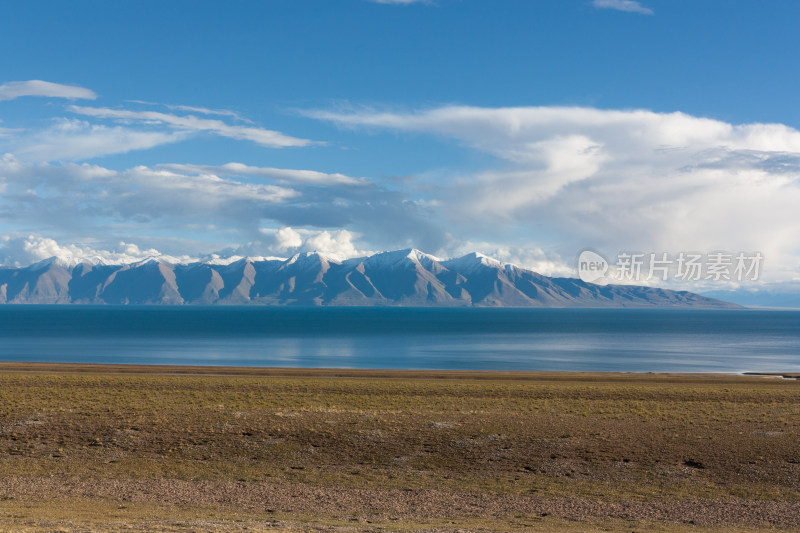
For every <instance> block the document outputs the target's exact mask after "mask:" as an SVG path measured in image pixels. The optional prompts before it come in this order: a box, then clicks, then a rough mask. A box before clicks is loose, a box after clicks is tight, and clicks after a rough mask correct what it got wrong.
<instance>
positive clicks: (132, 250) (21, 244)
mask: <svg viewBox="0 0 800 533" xmlns="http://www.w3.org/2000/svg"><path fill="white" fill-rule="evenodd" d="M53 257H55V258H56V260H57V261H58V262H60V263H61V264H64V265H69V266H72V265H77V264H79V263H84V262H88V263H92V264H104V265H122V264H127V263H135V262H137V261H142V260H145V259H149V258H154V259H159V260H162V261H166V262H169V263H188V262H191V261H194V260H196V259H194V258H192V257H190V256H171V255H167V254H163V253H161V252H159V251H158V250H155V249H152V248H151V249H146V250H142V249H140V248H139V247H138V246H137V245H135V244H132V243H125V242H120V243H119V245H118V246H117V248H116V249H114V250H99V249H95V248H93V247H92V246H90V245H80V244H66V245H61V244H59V243H58V242H57V241H55V240H54V239H50V238H47V237H41V236H39V235H20V234H16V233H12V234H9V235H1V236H0V265H5V266H13V267H22V266H28V265H30V264H33V263H37V262H39V261H44V260H46V259H50V258H53Z"/></svg>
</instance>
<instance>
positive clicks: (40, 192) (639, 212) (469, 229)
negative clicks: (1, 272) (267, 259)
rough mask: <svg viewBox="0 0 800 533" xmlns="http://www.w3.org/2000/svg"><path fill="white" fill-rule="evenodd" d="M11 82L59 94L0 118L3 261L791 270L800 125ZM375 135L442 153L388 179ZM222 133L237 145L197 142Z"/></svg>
mask: <svg viewBox="0 0 800 533" xmlns="http://www.w3.org/2000/svg"><path fill="white" fill-rule="evenodd" d="M599 7H603V6H599ZM606 7H607V6H606ZM25 96H38V97H40V98H39V99H36V100H34V101H35V102H38V101H41V99H46V98H51V99H55V100H54V102H60V104H58V103H54V104H52V105H50V106H48V107H46V108H44V110H45V111H49V112H51V113H52V116H50V117H49V118H47V119H43V120H40V121H38V122H36V123H34V124H33V125H28V126H26V127H19V126H18V125H17V124H14V123H10V124H7V123H5V122H4V123H3V129H0V154H5V155H2V156H0V235H5V237H4V240H3V241H2V242H0V262H4V263H6V264H24V263H25V262H34V261H36V260H40V259H42V258H43V257H42V255H43V254H47V253H50V252H51V251H56V252H57V253H56V254H54V255H59V254H61V255H64V254H66V255H69V256H71V257H75V258H79V257H84V256H98V257H99V256H102V257H106V258H107V260H108V261H111V262H114V261H118V260H122V259H121V258H141V257H144V256H155V255H159V254H162V255H163V254H166V255H169V256H171V257H207V256H209V254H217V255H219V256H222V255H236V256H242V255H251V256H268V255H280V256H287V255H291V254H292V253H296V252H299V251H310V250H313V249H319V250H322V251H325V252H328V253H332V254H336V255H337V256H340V257H342V258H345V257H352V256H357V255H364V254H365V253H367V252H369V251H377V250H386V249H397V248H405V247H417V248H420V249H423V250H425V251H428V252H431V253H434V254H436V255H439V256H443V257H448V256H457V255H461V254H464V253H466V252H470V251H481V252H484V253H487V254H490V255H493V256H496V257H498V258H500V259H503V260H507V261H511V262H515V263H518V264H521V265H522V266H525V267H529V268H534V269H537V270H540V271H542V272H543V273H545V274H557V275H569V274H570V273H571V272H573V270H572V269H573V267H574V259H575V257H576V256H577V254H578V253H579V252H580V250H582V249H584V248H592V249H596V250H599V251H602V252H604V253H606V254H608V255H613V254H616V253H617V252H620V251H640V252H669V253H678V252H681V251H698V252H702V253H710V252H713V251H729V252H732V253H735V252H761V253H762V254H763V255H764V279H765V280H767V281H775V282H789V281H792V280H797V279H798V277H799V276H800V274H798V272H800V244H799V243H798V239H797V235H800V217H797V214H796V212H797V206H798V205H800V132H798V131H797V130H796V129H793V128H791V127H788V126H786V125H783V124H758V123H755V124H731V123H728V122H724V121H721V120H715V119H710V118H704V117H697V116H692V115H689V114H686V113H680V112H673V113H657V112H653V111H648V110H614V109H611V110H609V109H597V108H591V107H557V106H540V107H505V108H490V107H474V106H457V105H449V106H439V107H430V108H424V109H412V110H408V109H406V110H403V111H397V110H393V109H388V110H387V109H376V108H364V107H357V106H356V107H354V106H342V107H338V108H337V107H328V108H325V109H314V110H307V111H304V112H301V115H302V116H299V117H298V116H297V115H294V116H293V119H292V120H295V121H297V122H298V124H303V125H305V126H306V128H305V129H304V130H303V131H310V130H309V129H308V127H307V126H308V124H311V125H312V126H313V128H314V129H313V131H314V132H315V133H318V134H319V133H321V134H324V135H314V136H312V135H304V134H292V133H289V132H284V131H279V130H278V129H273V128H266V127H262V126H261V125H259V124H258V123H256V122H254V121H252V120H250V119H249V118H247V117H244V116H242V115H241V114H240V113H238V112H235V111H230V110H227V109H217V108H215V107H213V106H209V107H202V106H197V105H195V106H190V105H182V104H180V105H179V104H170V105H158V104H151V103H147V102H137V101H133V102H124V103H123V105H122V106H121V107H116V106H114V105H111V104H108V105H105V104H104V103H103V102H102V101H101V102H100V103H101V104H104V105H98V106H96V107H95V106H85V105H80V106H79V105H75V104H72V103H70V102H64V101H63V99H65V98H66V99H95V98H98V97H97V95H96V94H95V93H94V92H92V91H91V90H89V89H84V88H82V87H77V86H71V85H60V84H55V83H49V82H40V81H29V82H9V83H6V84H4V85H1V86H0V100H4V101H7V102H11V101H12V99H21V98H22V97H25ZM11 103H16V102H11ZM53 110H55V111H53ZM0 111H2V109H0ZM333 126H335V127H333ZM376 138H379V139H381V142H382V149H383V150H387V151H389V152H391V151H393V150H394V151H396V153H394V154H392V158H391V159H392V160H397V158H398V157H400V156H398V154H402V153H403V150H405V149H406V148H405V147H404V146H403V143H404V142H405V141H406V140H407V139H423V142H424V143H426V145H430V146H433V147H434V150H435V149H436V148H437V147H438V148H441V149H442V151H447V153H448V154H449V156H448V158H447V159H446V160H443V161H444V162H443V163H442V164H438V165H437V164H436V163H433V164H431V165H430V168H428V169H425V170H423V171H420V172H417V173H414V174H411V175H404V176H399V177H398V176H397V175H396V172H395V169H394V168H391V165H390V164H389V163H384V162H383V161H381V160H380V157H372V158H371V159H370V158H369V156H370V155H371V154H369V153H368V152H369V148H368V147H369V141H370V140H372V139H376ZM220 139H224V140H225V142H228V143H235V146H237V147H238V146H244V147H246V149H247V150H250V151H243V152H242V153H243V154H245V156H246V157H242V158H241V159H233V158H227V157H226V158H220V157H218V156H216V155H214V154H206V153H204V152H203V151H202V150H203V148H204V147H206V146H207V144H204V143H208V142H211V141H213V140H220ZM362 142H363V144H362ZM192 143H195V144H192ZM173 146H191V147H194V151H192V150H188V149H187V150H185V151H184V152H181V153H182V154H187V153H188V154H193V155H190V156H185V157H183V158H181V159H178V160H176V159H171V158H170V159H167V158H164V156H163V154H164V153H165V152H161V151H159V150H162V149H164V148H166V147H170V148H171V147H173ZM293 150H294V151H303V152H302V153H304V154H306V153H310V152H311V151H314V153H315V154H316V157H315V158H314V162H315V164H314V165H313V166H312V165H308V166H305V165H303V166H301V165H296V166H288V165H281V164H279V163H277V162H275V161H277V160H279V158H278V157H277V156H275V155H274V154H276V153H278V152H281V153H284V152H286V151H293ZM145 154H146V155H147V157H146V158H145V157H144V155H145ZM253 154H255V155H253ZM454 154H455V155H454ZM123 156H124V157H123ZM140 156H141V157H142V159H143V160H147V161H148V162H147V163H146V164H145V163H139V162H138V158H139V157H140ZM412 157H413V155H412ZM348 158H350V160H352V161H356V160H361V159H362V158H363V159H369V161H370V165H369V167H370V168H371V172H368V173H367V172H361V171H356V172H352V171H348V170H343V169H342V166H343V163H342V161H345V160H348ZM131 161H133V164H131ZM296 161H301V162H302V160H301V158H296V159H295V162H296ZM357 167H358V165H351V166H350V170H352V169H353V168H357ZM120 242H122V243H127V244H119V243H120ZM81 243H83V244H81ZM131 243H133V244H131ZM131 246H135V249H134V248H131Z"/></svg>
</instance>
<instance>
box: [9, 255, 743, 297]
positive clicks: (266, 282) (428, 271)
mask: <svg viewBox="0 0 800 533" xmlns="http://www.w3.org/2000/svg"><path fill="white" fill-rule="evenodd" d="M0 303H28V304H63V303H82V304H199V305H208V304H234V305H236V304H261V305H329V306H350V305H361V306H370V305H395V306H478V307H705V308H725V307H737V306H735V305H733V304H729V303H726V302H722V301H720V300H715V299H712V298H706V297H703V296H700V295H698V294H694V293H690V292H678V291H670V290H664V289H657V288H649V287H641V286H632V285H606V286H599V285H592V284H588V283H584V282H583V281H581V280H579V279H572V278H550V277H547V276H542V275H540V274H537V273H536V272H533V271H531V270H526V269H524V268H520V267H517V266H515V265H511V264H506V263H501V262H500V261H497V260H496V259H492V258H489V257H486V256H484V255H481V254H477V253H472V254H468V255H465V256H463V257H459V258H457V259H449V260H446V261H442V260H439V259H437V258H436V257H433V256H431V255H427V254H424V253H422V252H420V251H419V250H414V249H409V250H398V251H394V252H383V253H379V254H375V255H372V256H369V257H361V258H356V259H348V260H345V261H340V260H337V259H335V258H333V257H329V256H326V255H324V254H320V253H304V254H298V255H295V256H293V257H291V258H289V259H285V260H284V259H275V258H269V259H259V260H251V259H241V260H239V261H235V262H232V263H230V264H220V262H219V261H217V262H209V263H191V264H186V265H183V264H178V265H173V264H169V263H164V262H159V261H156V260H154V259H150V260H147V261H143V262H139V263H131V264H127V265H103V264H97V265H94V264H90V263H82V264H78V265H76V266H70V265H65V264H63V263H61V262H59V261H58V260H56V259H55V258H51V259H48V260H45V261H42V262H39V263H36V264H34V265H31V266H28V267H25V268H9V267H0Z"/></svg>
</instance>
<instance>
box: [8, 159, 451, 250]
mask: <svg viewBox="0 0 800 533" xmlns="http://www.w3.org/2000/svg"><path fill="white" fill-rule="evenodd" d="M194 170H195V169H193V168H191V166H187V167H186V168H181V166H180V165H177V166H175V167H174V168H171V167H147V166H138V167H134V168H131V169H127V170H122V171H117V170H113V169H109V168H105V167H102V166H99V165H90V164H86V163H83V164H75V163H61V164H51V163H31V162H28V161H25V160H23V159H20V158H17V157H15V156H13V155H11V154H6V155H5V156H3V157H2V158H0V191H2V193H3V194H2V195H0V224H2V225H4V226H5V227H6V228H36V231H38V232H43V233H47V234H48V235H50V236H55V237H58V238H59V239H63V240H65V241H66V242H70V241H75V240H76V239H80V238H82V237H81V236H82V235H86V234H87V233H88V234H93V235H95V237H96V238H97V239H98V240H99V241H102V242H109V241H112V242H116V241H118V240H130V239H132V238H136V239H141V238H142V236H143V235H146V236H149V237H148V238H147V240H148V241H149V242H160V241H159V240H158V238H157V237H158V236H161V237H163V236H165V235H172V236H174V235H175V234H176V233H178V234H180V235H182V236H183V237H184V238H192V239H194V240H195V241H197V242H199V241H204V242H206V243H208V242H214V243H217V244H215V245H214V247H209V246H202V247H199V246H196V247H194V248H187V247H179V248H180V250H182V251H181V253H187V251H188V252H191V250H193V249H194V250H198V251H199V250H203V253H207V252H208V251H209V250H214V249H217V250H218V249H219V248H218V243H221V242H222V243H225V242H231V241H233V242H239V243H241V242H251V241H252V242H256V241H260V240H263V233H261V232H260V230H259V228H262V227H265V226H272V227H287V228H292V229H286V230H284V231H283V233H282V234H281V236H280V239H279V240H277V241H275V242H273V240H271V239H267V241H265V243H266V244H264V243H261V244H263V245H264V246H262V247H261V248H263V249H261V248H259V249H255V248H253V249H252V250H250V251H247V252H246V253H247V254H248V255H264V254H273V255H274V254H276V253H278V252H281V253H282V252H284V251H286V250H288V249H290V248H292V247H294V248H297V249H298V250H300V249H304V248H302V243H300V244H298V242H297V237H296V235H294V233H292V232H293V231H297V232H299V233H300V235H301V237H302V239H303V242H305V240H306V239H308V238H310V237H313V236H315V235H317V234H316V233H315V234H313V235H312V234H306V233H303V232H304V231H317V232H319V231H324V230H306V229H298V228H334V229H336V228H339V229H342V230H344V229H346V228H358V229H359V231H363V233H364V234H365V235H368V237H369V240H370V241H372V242H376V241H377V242H383V243H385V244H384V246H397V247H403V246H404V245H405V244H406V243H408V242H410V241H412V240H413V243H414V244H415V245H419V246H425V245H429V246H431V247H433V246H438V245H439V243H440V235H441V230H440V229H439V228H437V227H436V226H435V225H434V224H433V223H432V222H431V221H430V220H428V215H429V213H430V209H431V208H428V207H424V206H422V207H421V206H417V205H415V204H414V203H412V202H407V201H406V200H405V197H404V195H403V194H402V193H400V192H398V191H389V190H386V189H384V188H382V187H380V186H378V185H376V184H372V183H365V184H360V185H359V186H355V187H354V186H351V185H350V183H349V182H348V181H346V180H345V183H343V184H340V183H332V184H320V183H316V182H303V181H294V182H292V184H291V186H289V185H287V184H285V183H281V184H277V183H276V184H264V183H253V182H251V181H249V180H248V179H245V178H244V177H243V178H239V177H238V176H237V175H234V176H233V177H227V176H225V177H223V176H218V175H215V174H212V173H206V172H195V171H194ZM287 172H288V173H289V174H291V173H292V172H293V171H291V170H282V171H281V173H280V176H283V175H284V173H287ZM297 172H301V173H302V172H303V171H297ZM89 228H91V229H89ZM26 231H27V230H26ZM345 235H347V234H344V233H337V232H331V233H330V234H329V238H330V242H329V243H327V244H326V241H325V239H326V238H327V237H325V236H324V235H323V236H321V237H319V238H318V240H319V242H318V244H319V246H320V247H322V248H324V249H326V250H332V251H335V253H338V254H340V255H341V254H345V255H347V254H349V253H350V252H347V250H348V249H349V248H348V246H349V245H348V244H347V242H348V241H347V239H346V238H345ZM412 237H413V239H412ZM162 241H163V239H162ZM234 248H235V246H234ZM174 249H175V247H172V246H171V245H170V250H174ZM295 251H297V250H295ZM192 253H193V252H192ZM232 253H236V254H238V255H243V254H244V252H243V253H240V252H239V251H235V252H231V254H232ZM231 254H229V255H231Z"/></svg>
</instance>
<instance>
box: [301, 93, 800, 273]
mask: <svg viewBox="0 0 800 533" xmlns="http://www.w3.org/2000/svg"><path fill="white" fill-rule="evenodd" d="M309 114H310V115H311V116H314V117H316V118H319V119H324V120H330V121H334V122H336V123H338V124H340V125H344V126H349V127H369V128H373V129H374V128H383V129H390V130H400V131H409V132H423V133H430V134H434V135H438V136H440V137H442V138H444V139H451V140H455V141H456V142H459V143H461V144H462V145H463V146H464V147H465V148H466V149H468V150H478V151H482V152H486V153H489V154H492V155H493V156H495V157H496V158H497V159H496V163H495V164H493V165H489V166H488V167H487V168H483V169H480V170H478V171H475V172H473V173H471V174H466V175H464V174H463V172H462V173H459V174H455V173H454V174H453V177H452V178H450V180H449V182H447V180H444V181H446V182H445V183H441V181H442V180H440V183H438V184H437V185H438V189H437V200H439V201H440V202H441V203H442V209H443V211H444V212H445V213H446V214H447V218H448V221H449V222H448V224H449V225H450V226H451V227H457V226H460V227H461V228H463V229H462V232H464V233H467V232H470V233H472V235H473V239H474V238H475V236H481V235H483V236H485V237H486V236H491V235H490V233H494V234H499V235H502V236H503V237H504V238H505V239H507V242H511V243H513V242H514V241H517V242H519V241H522V239H526V240H528V241H534V242H537V241H538V242H540V243H541V244H542V246H544V247H545V248H546V249H548V250H553V251H555V252H557V253H559V254H560V255H561V256H562V257H570V258H571V257H574V254H575V253H576V251H577V250H579V249H581V248H583V247H587V246H591V247H595V248H600V249H603V250H605V251H608V252H611V253H614V254H616V253H617V252H618V251H621V250H638V251H646V252H650V251H652V252H659V251H665V252H679V251H684V250H686V251H698V250H699V251H704V252H708V251H715V250H730V251H732V252H739V251H761V252H762V253H764V256H765V274H766V275H767V276H769V277H772V278H774V279H791V278H793V277H796V275H797V274H796V272H797V271H798V267H800V245H798V244H797V235H798V234H800V218H798V217H797V216H796V206H797V205H800V132H798V131H797V130H795V129H793V128H790V127H787V126H785V125H782V124H739V125H735V124H729V123H726V122H722V121H718V120H712V119H708V118H702V117H694V116H691V115H687V114H684V113H654V112H651V111H645V110H629V111H619V110H600V109H592V108H577V107H529V108H500V109H492V108H476V107H463V106H461V107H459V106H448V107H440V108H435V109H428V110H422V111H419V112H412V113H407V112H406V113H395V112H385V111H376V110H371V109H363V110H355V111H352V110H351V111H345V112H341V111H313V112H310V113H309ZM440 174H441V173H440ZM487 228H491V231H490V232H489V231H487ZM493 240H496V237H495V238H494V239H493Z"/></svg>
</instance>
